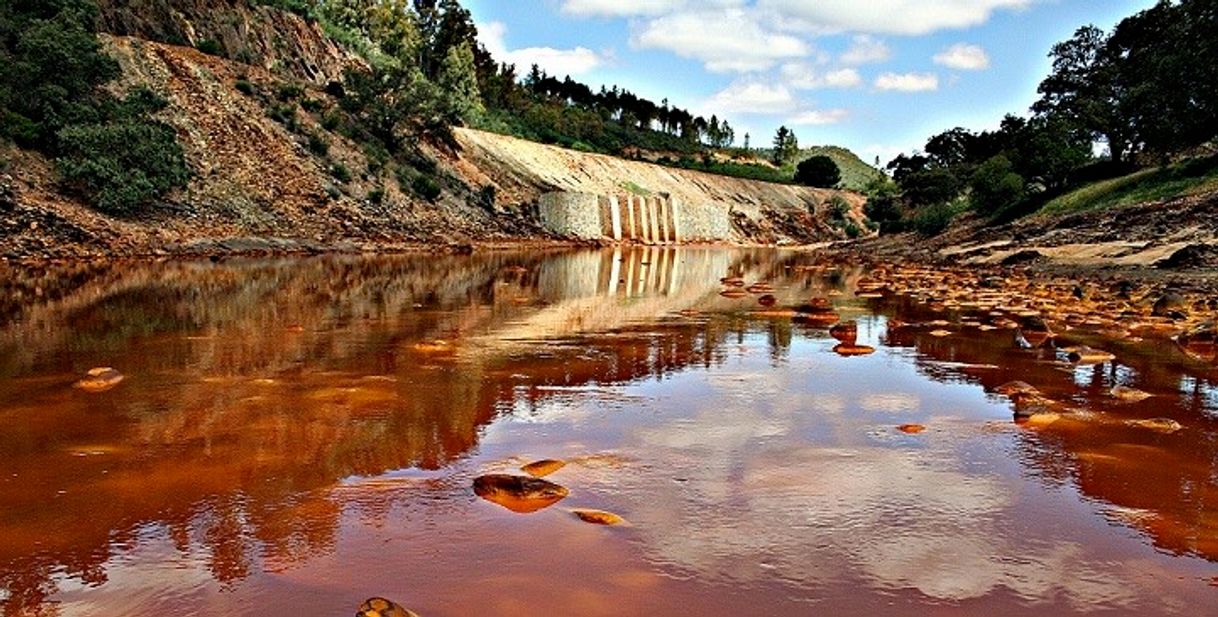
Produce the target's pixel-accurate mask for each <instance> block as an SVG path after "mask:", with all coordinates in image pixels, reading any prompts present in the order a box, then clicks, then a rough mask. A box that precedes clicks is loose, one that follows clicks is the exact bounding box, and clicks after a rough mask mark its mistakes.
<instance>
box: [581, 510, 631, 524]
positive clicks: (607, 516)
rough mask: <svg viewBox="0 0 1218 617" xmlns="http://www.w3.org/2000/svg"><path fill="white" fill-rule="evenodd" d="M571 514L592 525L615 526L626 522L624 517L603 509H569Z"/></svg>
mask: <svg viewBox="0 0 1218 617" xmlns="http://www.w3.org/2000/svg"><path fill="white" fill-rule="evenodd" d="M571 514H574V515H575V516H576V517H578V518H579V520H581V521H583V522H585V523H591V524H593V525H605V526H616V525H626V524H627V523H626V519H624V518H622V517H620V516H618V515H616V514H614V513H612V512H605V511H604V510H585V509H576V510H571Z"/></svg>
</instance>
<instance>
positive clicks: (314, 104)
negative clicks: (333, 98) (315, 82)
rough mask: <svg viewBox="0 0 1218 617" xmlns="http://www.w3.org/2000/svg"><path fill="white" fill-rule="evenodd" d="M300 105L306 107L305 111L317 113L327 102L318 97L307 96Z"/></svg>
mask: <svg viewBox="0 0 1218 617" xmlns="http://www.w3.org/2000/svg"><path fill="white" fill-rule="evenodd" d="M300 106H301V107H302V108H304V110H305V111H307V112H309V113H311V114H315V113H317V112H319V111H321V110H322V109H324V108H325V103H322V102H321V101H319V100H317V99H313V98H306V99H304V100H303V101H301V102H300Z"/></svg>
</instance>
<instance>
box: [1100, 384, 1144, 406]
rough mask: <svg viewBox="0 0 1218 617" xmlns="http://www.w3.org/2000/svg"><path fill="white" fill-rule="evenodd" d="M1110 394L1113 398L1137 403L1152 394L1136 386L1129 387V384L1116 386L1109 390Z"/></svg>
mask: <svg viewBox="0 0 1218 617" xmlns="http://www.w3.org/2000/svg"><path fill="white" fill-rule="evenodd" d="M1110 394H1112V397H1113V398H1116V399H1120V400H1122V401H1125V402H1127V403H1137V402H1139V401H1144V400H1146V399H1148V398H1150V397H1152V396H1154V395H1153V394H1150V393H1149V392H1143V391H1141V390H1138V389H1137V388H1130V387H1129V386H1117V387H1115V388H1113V389H1112V390H1111V391H1110Z"/></svg>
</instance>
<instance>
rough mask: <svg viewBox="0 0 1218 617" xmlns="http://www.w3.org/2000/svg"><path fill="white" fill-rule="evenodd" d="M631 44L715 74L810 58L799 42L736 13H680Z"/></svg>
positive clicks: (651, 23)
mask: <svg viewBox="0 0 1218 617" xmlns="http://www.w3.org/2000/svg"><path fill="white" fill-rule="evenodd" d="M632 43H633V44H634V45H635V46H636V47H639V48H642V49H663V50H667V51H671V52H673V53H675V54H677V55H678V56H681V57H682V58H692V59H695V60H699V61H701V62H702V63H703V64H704V65H705V66H706V69H707V70H709V71H712V72H716V73H726V72H750V71H763V70H766V69H768V68H770V67H773V66H774V65H775V64H777V63H778V62H780V61H782V60H785V59H790V58H801V57H804V56H807V55H809V54H810V53H811V52H812V48H811V47H810V46H809V45H808V44H807V43H805V42H804V41H802V40H800V39H799V38H797V37H794V36H790V35H787V34H781V33H777V32H773V31H770V30H767V29H765V28H763V27H762V26H761V24H760V23H758V21H757V20H756V19H755V18H754V16H753V15H752V14H751V13H749V12H747V11H745V10H743V9H740V8H727V9H719V10H711V11H694V12H682V13H674V14H671V15H666V16H664V17H660V18H658V19H653V20H650V21H648V22H647V23H646V24H645V25H644V26H643V28H642V30H641V31H639V32H637V33H636V34H635V36H634V38H633V39H632Z"/></svg>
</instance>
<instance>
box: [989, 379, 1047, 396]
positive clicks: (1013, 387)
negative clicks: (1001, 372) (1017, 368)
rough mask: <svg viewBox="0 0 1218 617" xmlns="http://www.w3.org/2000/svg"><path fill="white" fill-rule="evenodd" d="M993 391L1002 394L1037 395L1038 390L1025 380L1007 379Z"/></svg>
mask: <svg viewBox="0 0 1218 617" xmlns="http://www.w3.org/2000/svg"><path fill="white" fill-rule="evenodd" d="M994 392H995V393H997V394H1001V395H1003V396H1009V397H1012V398H1014V397H1021V396H1037V395H1039V394H1040V390H1037V389H1036V387H1035V386H1033V385H1032V384H1030V383H1028V382H1026V381H1008V382H1006V383H1004V384H1002V385H1001V386H998V387H997V388H994Z"/></svg>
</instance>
